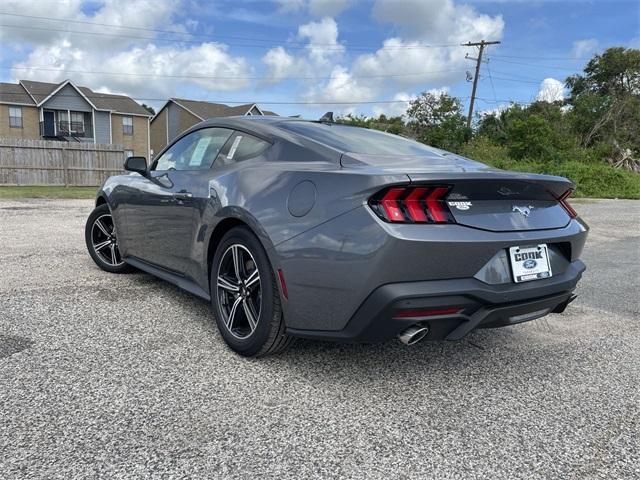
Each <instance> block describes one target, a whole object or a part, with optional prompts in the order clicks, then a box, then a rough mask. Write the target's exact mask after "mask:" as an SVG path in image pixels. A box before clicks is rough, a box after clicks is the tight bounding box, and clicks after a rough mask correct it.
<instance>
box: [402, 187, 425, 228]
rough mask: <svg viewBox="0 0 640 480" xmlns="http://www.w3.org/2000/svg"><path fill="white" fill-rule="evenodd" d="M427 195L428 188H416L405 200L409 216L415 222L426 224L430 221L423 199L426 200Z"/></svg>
mask: <svg viewBox="0 0 640 480" xmlns="http://www.w3.org/2000/svg"><path fill="white" fill-rule="evenodd" d="M426 193H427V189H426V188H415V189H413V190H412V191H411V193H410V194H409V196H408V197H407V198H406V199H405V203H406V204H407V212H409V216H410V217H411V220H413V221H414V222H426V221H427V220H428V219H427V214H426V213H425V211H424V207H423V206H422V199H424V196H425V194H426Z"/></svg>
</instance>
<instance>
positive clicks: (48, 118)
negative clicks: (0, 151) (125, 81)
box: [0, 80, 152, 156]
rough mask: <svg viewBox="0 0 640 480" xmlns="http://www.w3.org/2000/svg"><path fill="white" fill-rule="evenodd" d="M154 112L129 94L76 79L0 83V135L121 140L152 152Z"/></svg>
mask: <svg viewBox="0 0 640 480" xmlns="http://www.w3.org/2000/svg"><path fill="white" fill-rule="evenodd" d="M151 116H152V114H151V113H149V112H148V111H147V110H146V109H145V108H144V107H142V106H141V105H140V104H139V103H137V102H136V101H134V100H133V99H132V98H130V97H127V96H124V95H112V94H106V93H97V92H94V91H92V90H91V89H90V88H87V87H82V86H77V85H75V84H74V83H73V82H72V81H71V80H65V81H64V82H61V83H57V84H56V83H45V82H35V81H32V80H20V81H19V83H17V84H12V83H0V138H3V137H4V138H31V139H52V140H63V141H64V140H66V141H75V142H91V143H104V144H114V145H120V146H122V148H123V149H124V150H125V151H126V152H127V154H128V155H134V154H135V155H142V156H148V155H149V119H150V118H151Z"/></svg>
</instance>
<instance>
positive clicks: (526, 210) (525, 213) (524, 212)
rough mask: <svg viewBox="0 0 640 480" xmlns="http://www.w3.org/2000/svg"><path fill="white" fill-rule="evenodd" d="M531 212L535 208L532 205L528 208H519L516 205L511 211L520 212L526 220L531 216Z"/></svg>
mask: <svg viewBox="0 0 640 480" xmlns="http://www.w3.org/2000/svg"><path fill="white" fill-rule="evenodd" d="M531 210H533V207H532V206H531V205H529V206H528V207H519V206H518V205H514V206H513V208H512V209H511V211H512V212H518V213H519V214H520V215H522V216H523V217H525V218H526V217H528V216H529V215H531Z"/></svg>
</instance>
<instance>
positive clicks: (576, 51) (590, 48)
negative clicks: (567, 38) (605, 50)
mask: <svg viewBox="0 0 640 480" xmlns="http://www.w3.org/2000/svg"><path fill="white" fill-rule="evenodd" d="M598 45H599V44H598V40H596V39H595V38H587V39H585V40H577V41H575V42H573V55H574V56H575V57H578V58H583V57H587V56H590V55H591V54H593V53H595V52H596V50H598Z"/></svg>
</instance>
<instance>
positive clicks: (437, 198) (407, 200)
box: [369, 185, 455, 223]
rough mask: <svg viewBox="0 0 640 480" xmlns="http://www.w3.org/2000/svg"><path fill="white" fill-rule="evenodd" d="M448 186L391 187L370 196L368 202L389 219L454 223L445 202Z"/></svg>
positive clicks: (404, 221)
mask: <svg viewBox="0 0 640 480" xmlns="http://www.w3.org/2000/svg"><path fill="white" fill-rule="evenodd" d="M450 189H451V187H448V186H441V185H438V186H428V185H423V186H416V187H391V188H386V189H384V190H382V191H381V192H378V193H377V194H375V195H374V196H373V197H371V199H369V206H370V207H371V208H372V209H373V211H374V212H376V214H377V215H378V216H379V217H380V218H381V219H382V220H384V221H386V222H391V223H455V220H454V219H453V215H451V212H450V210H449V207H448V206H447V203H446V201H445V200H446V196H447V194H448V193H449V190H450Z"/></svg>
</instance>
